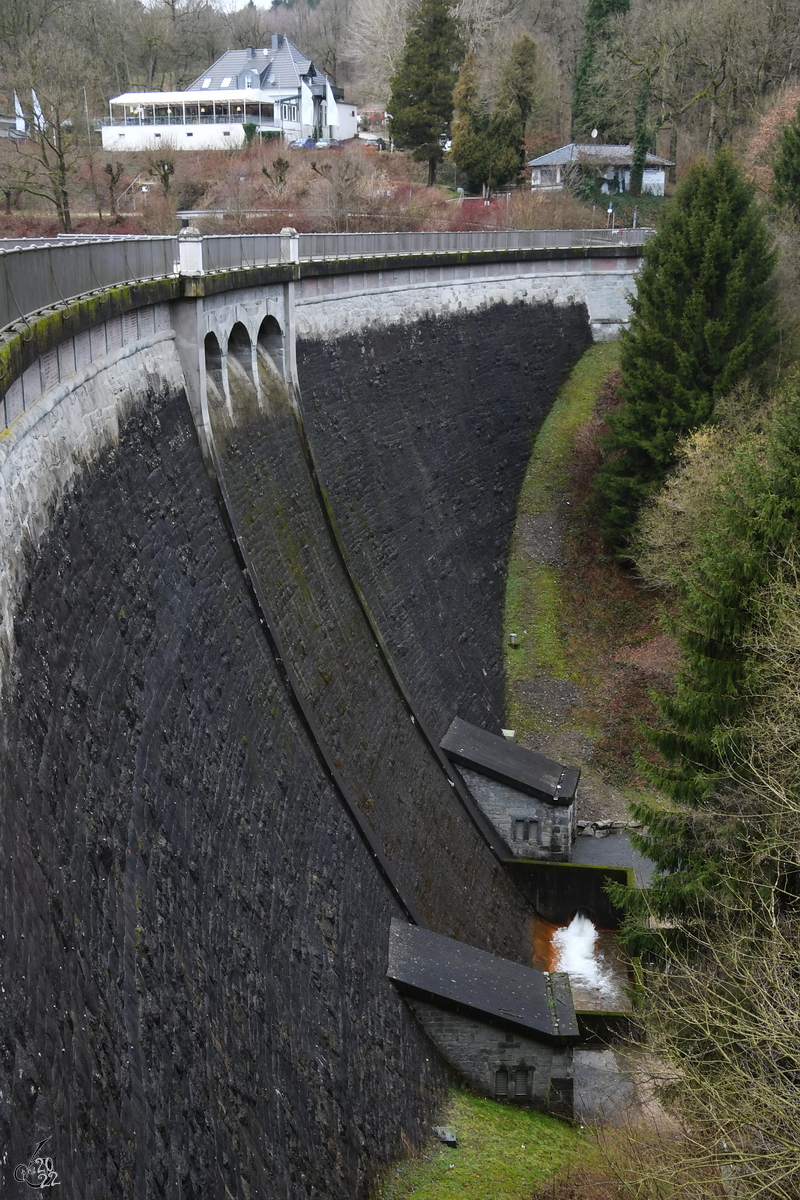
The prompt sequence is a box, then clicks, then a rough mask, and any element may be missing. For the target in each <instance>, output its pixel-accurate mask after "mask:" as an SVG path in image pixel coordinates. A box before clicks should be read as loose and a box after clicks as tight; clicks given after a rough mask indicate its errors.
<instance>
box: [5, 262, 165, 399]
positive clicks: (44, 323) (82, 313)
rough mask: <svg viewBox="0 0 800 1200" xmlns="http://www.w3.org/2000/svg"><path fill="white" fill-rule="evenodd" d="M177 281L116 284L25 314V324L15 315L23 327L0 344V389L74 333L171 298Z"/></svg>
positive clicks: (154, 280) (9, 384)
mask: <svg viewBox="0 0 800 1200" xmlns="http://www.w3.org/2000/svg"><path fill="white" fill-rule="evenodd" d="M180 285H181V281H180V280H179V279H177V278H173V277H171V276H170V277H165V278H164V279H148V280H144V281H142V282H141V283H135V284H130V283H122V284H117V285H116V286H114V287H108V288H105V289H104V290H103V291H102V292H93V293H92V294H91V295H87V296H81V297H80V298H79V299H76V300H71V301H70V302H69V303H68V304H66V305H65V307H63V308H48V309H46V310H45V311H44V312H41V313H39V314H34V315H33V316H29V317H28V323H27V324H26V323H25V322H24V321H23V319H22V318H21V317H20V318H18V321H19V322H21V323H22V325H23V328H22V329H21V330H20V331H19V332H14V333H12V334H10V335H7V340H6V341H5V342H4V343H3V345H2V346H0V392H3V393H4V392H7V391H8V389H9V388H10V387H11V385H12V384H13V383H14V381H15V380H16V379H18V378H19V377H20V375H22V374H23V372H24V371H25V370H26V369H27V368H28V367H29V366H30V365H31V364H32V363H34V362H36V360H37V359H39V358H41V357H42V355H44V354H47V353H48V351H50V350H54V349H55V348H56V347H57V346H59V345H60V344H61V343H62V342H64V341H66V340H67V339H68V338H71V337H73V336H74V335H75V334H76V333H83V332H85V331H86V330H87V329H91V328H93V327H94V326H97V325H100V324H101V323H102V322H103V321H106V320H108V319H109V317H118V316H121V315H122V314H123V313H126V312H130V311H131V310H132V309H137V308H144V307H147V306H148V305H151V304H158V303H160V302H164V301H169V300H172V299H175V298H177V296H178V295H180ZM16 323H17V322H15V324H16Z"/></svg>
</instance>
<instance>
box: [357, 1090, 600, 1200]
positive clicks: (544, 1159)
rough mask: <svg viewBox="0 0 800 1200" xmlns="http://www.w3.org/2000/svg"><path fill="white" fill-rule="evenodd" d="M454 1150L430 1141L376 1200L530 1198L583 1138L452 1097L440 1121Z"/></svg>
mask: <svg viewBox="0 0 800 1200" xmlns="http://www.w3.org/2000/svg"><path fill="white" fill-rule="evenodd" d="M441 1123H442V1124H443V1125H447V1126H451V1127H452V1128H454V1129H455V1131H456V1136H457V1139H458V1146H457V1148H456V1149H452V1148H450V1147H448V1146H444V1145H443V1144H442V1143H441V1142H439V1141H438V1140H437V1141H431V1142H429V1143H428V1144H427V1145H426V1146H425V1148H424V1149H423V1151H422V1153H421V1154H420V1155H419V1156H417V1157H413V1158H407V1159H404V1160H403V1162H401V1163H398V1164H397V1165H395V1166H394V1167H392V1168H391V1169H390V1170H389V1171H388V1172H386V1174H385V1175H384V1177H383V1179H382V1180H381V1182H380V1184H379V1185H378V1188H377V1190H376V1191H375V1192H374V1193H373V1195H374V1197H375V1200H411V1197H413V1200H447V1197H448V1196H453V1197H456V1196H457V1197H458V1198H459V1200H488V1198H489V1197H491V1200H530V1196H531V1195H532V1193H533V1190H534V1187H535V1186H536V1185H537V1184H541V1183H542V1182H544V1181H545V1180H546V1179H548V1177H549V1176H550V1175H552V1173H553V1172H554V1171H556V1170H558V1169H559V1168H562V1167H565V1166H566V1165H567V1164H568V1163H569V1162H570V1161H571V1160H572V1158H573V1157H574V1155H575V1153H576V1152H577V1150H578V1149H579V1147H580V1146H581V1143H582V1138H581V1135H580V1133H578V1132H576V1130H575V1129H573V1128H572V1127H571V1126H569V1125H567V1124H565V1123H564V1122H563V1121H558V1120H556V1118H555V1117H548V1116H545V1115H544V1114H543V1113H534V1112H531V1111H530V1110H529V1109H520V1108H513V1107H512V1106H511V1105H509V1104H498V1103H497V1102H496V1101H494V1100H485V1099H483V1097H481V1096H475V1095H473V1094H472V1093H471V1092H466V1091H458V1092H454V1093H453V1094H452V1096H451V1098H450V1102H449V1104H448V1105H447V1108H446V1110H445V1112H444V1113H443V1114H442V1116H441Z"/></svg>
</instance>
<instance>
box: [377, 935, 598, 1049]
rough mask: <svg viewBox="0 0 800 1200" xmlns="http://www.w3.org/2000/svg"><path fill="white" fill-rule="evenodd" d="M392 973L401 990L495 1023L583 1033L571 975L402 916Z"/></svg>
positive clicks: (548, 1036) (557, 1034)
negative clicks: (499, 954) (515, 959)
mask: <svg viewBox="0 0 800 1200" xmlns="http://www.w3.org/2000/svg"><path fill="white" fill-rule="evenodd" d="M386 974H387V975H388V977H389V978H390V979H391V980H392V982H393V983H395V984H396V985H397V986H398V987H399V988H400V990H401V991H403V992H406V993H407V994H408V995H410V996H416V997H417V998H419V999H421V1000H428V1001H431V1002H432V1003H434V1004H438V1005H440V1006H441V1007H444V1008H448V1009H454V1010H455V1011H457V1012H461V1013H464V1014H465V1015H467V1016H472V1017H476V1018H477V1019H478V1020H483V1021H487V1022H488V1023H489V1024H491V1025H499V1026H501V1027H503V1026H505V1027H511V1028H512V1029H518V1030H520V1031H523V1032H525V1033H532V1034H534V1036H538V1037H539V1038H543V1039H544V1040H546V1041H556V1042H558V1041H562V1040H564V1039H572V1038H576V1037H577V1036H578V1023H577V1019H576V1016H575V1006H574V1004H573V1001H572V992H571V990H570V986H569V979H568V977H567V976H566V975H560V974H558V973H556V972H553V973H551V974H549V975H548V974H547V973H546V972H544V971H536V970H534V968H533V967H525V966H522V965H521V964H520V963H515V962H511V961H510V959H507V958H497V957H496V956H495V955H494V954H489V953H487V951H486V950H476V949H475V947H474V946H467V945H465V944H464V943H463V942H457V941H455V940H454V939H453V938H449V937H444V936H442V934H439V933H431V932H430V930H428V929H420V928H419V927H418V926H416V925H408V924H406V922H405V921H400V920H398V919H397V918H396V917H395V918H393V919H392V924H391V928H390V931H389V967H388V970H387V972H386Z"/></svg>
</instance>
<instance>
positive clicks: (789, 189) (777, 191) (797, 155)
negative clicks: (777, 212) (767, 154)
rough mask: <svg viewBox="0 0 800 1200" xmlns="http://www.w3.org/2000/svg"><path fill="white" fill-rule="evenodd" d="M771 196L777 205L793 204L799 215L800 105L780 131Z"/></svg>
mask: <svg viewBox="0 0 800 1200" xmlns="http://www.w3.org/2000/svg"><path fill="white" fill-rule="evenodd" d="M773 178H774V182H773V185H772V195H773V196H774V198H775V201H776V202H777V203H778V204H793V205H794V207H795V209H796V210H797V212H798V213H799V214H800V105H798V108H797V112H796V113H795V115H794V116H793V117H792V119H791V121H788V122H787V123H786V125H784V127H783V129H782V130H781V146H780V150H779V151H778V157H777V159H776V160H775V168H774V171H773Z"/></svg>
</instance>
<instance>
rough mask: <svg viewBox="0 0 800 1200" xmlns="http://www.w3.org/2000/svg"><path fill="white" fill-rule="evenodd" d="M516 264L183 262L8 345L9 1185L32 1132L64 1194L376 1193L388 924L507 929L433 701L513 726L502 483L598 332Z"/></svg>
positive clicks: (428, 1093)
mask: <svg viewBox="0 0 800 1200" xmlns="http://www.w3.org/2000/svg"><path fill="white" fill-rule="evenodd" d="M495 265H496V264H495ZM522 266H524V267H525V270H522V269H520V270H517V269H516V268H514V269H513V270H512V269H511V267H509V266H507V265H504V270H505V274H503V273H502V272H497V271H494V266H493V265H492V264H491V263H487V264H485V265H482V266H481V268H480V270H481V271H482V272H483V274H482V276H480V277H479V276H478V274H477V271H478V268H477V267H476V266H475V264H464V265H461V266H458V265H455V266H452V267H448V268H447V270H449V271H450V274H449V275H447V274H445V273H443V272H444V271H445V268H444V267H442V266H422V267H420V268H418V269H417V275H416V276H414V275H413V272H411V270H410V268H399V269H398V270H397V271H395V270H394V268H393V269H392V272H390V271H389V270H388V268H387V273H386V276H385V277H383V276H378V275H376V273H375V272H366V271H362V272H359V271H352V272H349V273H348V272H347V271H346V270H344V269H343V268H342V269H339V268H340V267H341V264H338V265H337V270H336V271H335V272H333V273H328V274H327V275H326V274H325V272H324V271H323V270H322V269H321V267H320V269H319V270H317V269H316V267H315V269H314V270H311V268H310V267H309V268H308V271H307V273H306V274H304V273H303V272H304V271H306V268H305V267H304V268H303V270H299V271H295V273H294V274H293V275H292V276H291V278H287V279H285V280H283V281H281V282H274V283H261V284H256V283H253V284H252V285H248V286H241V283H242V281H241V280H239V286H237V287H235V288H232V289H228V290H225V289H224V288H222V285H221V283H220V281H219V280H216V281H215V282H214V287H215V288H216V289H217V290H216V291H215V292H214V291H213V289H212V287H211V284H210V283H208V284H207V281H205V280H204V279H203V278H199V279H198V280H197V281H196V284H195V285H194V286H195V294H194V295H189V294H187V290H186V289H185V290H184V291H183V292H182V293H179V292H178V291H177V289H176V286H175V285H174V284H171V285H170V286H171V287H172V289H173V291H172V294H171V295H170V297H169V299H168V300H165V301H163V307H159V306H157V305H150V306H149V308H150V310H151V315H148V316H145V315H139V316H136V313H137V312H138V313H140V314H142V313H143V312H144V308H145V307H148V306H145V305H143V304H142V305H141V306H140V308H139V309H137V310H136V311H135V312H134V317H135V320H134V321H133V322H131V321H130V320H129V321H128V325H127V332H126V331H125V326H124V323H123V325H122V326H121V327H120V328H121V332H120V340H119V345H115V344H113V343H112V342H110V341H109V336H110V335H109V334H108V330H107V324H108V322H103V323H101V322H95V324H93V325H92V326H91V329H89V328H88V326H87V330H86V331H85V332H86V333H87V338H88V340H87V341H86V345H88V347H89V350H88V351H85V350H82V351H81V353H85V354H88V358H86V359H82V360H80V361H79V358H78V352H77V350H76V349H75V346H76V343H75V339H74V337H72V335H70V336H71V337H72V346H73V349H72V352H71V353H72V355H73V357H72V358H71V359H69V353H68V352H67V351H63V352H62V353H61V359H62V360H63V363H64V365H63V369H62V368H59V370H58V372H57V373H56V374H55V375H53V374H52V373H51V374H50V375H47V373H46V372H45V371H44V369H43V368H42V367H41V365H39V366H37V367H36V369H35V370H34V367H33V364H27V365H26V377H27V378H29V379H30V380H31V381H33V382H32V383H30V391H29V395H30V403H29V404H28V403H27V402H25V406H26V410H25V411H24V412H22V413H21V414H20V415H19V416H17V417H16V419H15V420H13V422H12V423H11V425H10V426H9V428H8V429H7V430H6V431H5V433H4V435H3V437H2V438H1V439H0V514H1V515H2V522H3V524H2V528H3V535H2V536H3V542H2V547H3V555H2V579H1V580H0V615H2V626H0V639H2V647H3V657H2V661H0V739H1V744H2V749H3V753H2V795H3V804H2V809H1V810H0V823H1V825H0V845H2V849H3V856H2V861H1V862H0V874H1V875H2V889H1V890H0V946H2V952H0V953H1V954H2V967H3V975H2V991H0V1137H2V1141H3V1145H4V1148H6V1155H5V1158H4V1161H3V1163H2V1165H0V1172H2V1178H3V1184H4V1191H5V1192H8V1194H13V1192H12V1189H13V1187H20V1186H24V1185H21V1184H17V1183H14V1182H13V1172H14V1168H15V1167H16V1166H17V1164H20V1163H25V1162H27V1161H28V1158H29V1157H30V1154H31V1152H32V1150H33V1149H34V1147H35V1146H36V1144H37V1142H38V1141H40V1140H41V1139H43V1138H46V1137H48V1138H50V1141H49V1142H48V1143H47V1152H48V1153H49V1155H50V1156H51V1157H52V1160H53V1166H54V1169H55V1170H56V1171H57V1172H58V1173H59V1178H60V1179H61V1180H62V1181H63V1183H64V1184H65V1185H67V1186H68V1187H69V1188H71V1190H72V1194H74V1195H76V1196H81V1197H86V1198H87V1200H94V1198H95V1197H96V1198H98V1200H99V1198H100V1197H101V1196H104V1195H109V1194H113V1195H118V1196H131V1197H137V1198H138V1197H142V1198H144V1197H152V1196H158V1195H164V1196H179V1195H180V1196H184V1197H200V1196H203V1197H220V1200H221V1198H222V1197H226V1196H227V1197H230V1196H233V1197H237V1200H238V1198H239V1197H241V1198H244V1197H246V1196H249V1197H264V1198H265V1200H266V1198H267V1197H269V1198H272V1197H286V1198H287V1200H289V1198H291V1200H294V1198H295V1197H299V1196H309V1197H319V1198H322V1197H325V1200H339V1198H341V1200H352V1198H353V1197H363V1196H366V1195H367V1192H368V1189H369V1186H370V1183H371V1181H372V1179H373V1177H374V1172H375V1171H376V1169H378V1168H380V1167H381V1166H383V1165H385V1164H386V1163H388V1162H389V1161H391V1159H392V1158H393V1157H395V1156H397V1155H398V1154H401V1153H404V1152H407V1150H408V1149H409V1148H411V1147H414V1146H417V1145H419V1144H420V1143H421V1141H422V1140H423V1139H424V1138H425V1137H426V1136H427V1134H428V1132H429V1127H430V1124H431V1121H432V1119H433V1117H434V1114H435V1111H436V1106H437V1104H438V1103H439V1102H440V1100H441V1098H442V1096H443V1095H444V1092H445V1089H446V1087H447V1083H448V1075H447V1071H446V1068H445V1066H444V1064H443V1062H442V1060H441V1059H440V1058H439V1057H438V1056H437V1054H436V1052H435V1051H434V1049H433V1047H432V1045H431V1043H430V1042H429V1041H428V1039H427V1038H426V1036H425V1034H424V1033H423V1031H422V1029H421V1027H420V1025H419V1024H418V1023H417V1021H416V1020H415V1018H414V1017H413V1015H412V1012H411V1010H410V1008H409V1007H408V1006H407V1004H406V1003H405V1002H404V1001H403V1000H402V999H401V997H400V996H399V995H398V994H397V992H396V991H395V990H394V988H393V987H392V984H391V983H390V982H389V980H388V979H387V977H386V967H387V939H388V931H389V927H390V924H391V921H392V919H393V918H394V919H397V918H401V919H403V920H406V921H408V919H409V913H410V912H411V913H412V915H416V917H417V919H419V920H420V922H422V923H424V924H425V925H427V926H428V927H429V928H430V929H431V930H432V931H434V932H436V933H440V934H447V935H449V936H452V937H455V938H458V939H460V940H461V941H463V942H467V943H469V944H470V945H472V946H475V947H477V948H479V949H481V950H490V951H492V952H493V953H495V954H499V955H502V956H504V957H506V958H509V959H512V960H514V961H516V962H525V961H528V962H529V961H530V958H529V955H528V949H527V939H528V936H529V920H530V915H531V910H530V907H529V904H528V902H527V900H526V899H525V898H524V896H523V895H522V893H521V892H520V891H519V890H518V889H517V888H516V886H515V884H514V883H513V881H512V878H511V876H510V875H509V873H508V872H507V871H506V869H505V868H504V866H503V864H502V862H501V855H500V854H499V853H498V849H497V847H496V846H493V845H492V844H491V842H490V841H489V840H487V836H486V835H485V833H484V832H482V828H481V825H480V821H479V819H478V817H476V815H475V814H474V813H471V812H470V811H469V810H468V809H467V808H465V806H464V803H463V799H462V797H461V795H460V793H459V792H458V790H457V789H456V788H455V787H454V786H453V781H452V778H451V777H450V775H449V774H448V768H447V764H446V762H445V761H444V760H443V758H442V755H441V753H440V751H439V749H438V740H439V737H440V736H441V734H442V733H443V732H444V730H445V729H446V728H447V726H448V725H449V723H450V720H451V718H452V717H453V716H454V715H459V716H462V717H463V718H465V719H467V720H471V721H473V722H474V723H476V724H480V725H483V726H485V727H487V728H492V729H493V730H495V731H496V729H497V728H498V726H499V725H500V724H501V723H502V677H501V655H500V621H501V611H502V597H503V588H504V579H505V559H506V550H507V544H508V539H509V536H510V531H511V528H512V523H513V518H514V509H515V504H516V497H517V492H518V489H519V485H520V482H521V479H522V475H523V472H524V468H525V464H526V461H527V458H528V454H529V448H530V441H531V438H532V437H533V436H534V435H535V433H536V430H537V429H538V427H539V425H540V423H541V421H542V420H543V418H544V416H545V415H546V413H547V411H548V409H549V406H550V404H551V403H552V400H553V398H554V396H555V393H556V390H557V388H558V386H559V385H560V383H561V381H562V379H563V378H564V376H565V373H566V372H567V370H568V369H569V367H570V366H571V365H572V363H573V362H574V361H575V360H576V359H577V357H578V356H579V355H580V353H581V352H582V350H583V349H584V348H585V346H586V345H588V343H589V341H590V339H591V336H592V325H593V323H594V324H595V325H596V326H597V328H600V327H601V326H602V320H601V318H600V316H598V312H599V310H598V311H597V312H594V313H592V312H591V311H590V308H587V304H586V296H585V288H584V283H581V281H580V280H579V279H578V278H577V275H576V277H575V278H571V277H570V278H567V276H568V275H569V276H571V274H572V272H571V270H569V271H567V270H565V272H564V273H563V285H562V282H561V280H562V277H561V276H559V277H558V279H557V281H556V284H554V285H552V286H551V285H548V284H547V283H546V281H545V280H544V279H543V278H542V277H541V275H542V273H541V271H540V270H539V267H540V264H522ZM530 266H533V267H535V269H531V270H528V269H527V268H528V267H530ZM404 272H405V274H404ZM610 274H611V273H610V272H601V271H598V272H595V275H596V276H597V277H598V278H599V277H600V276H601V275H602V276H603V279H604V280H607V277H610ZM585 275H586V276H587V277H589V276H590V275H591V271H589V270H587V271H586V272H585ZM623 275H625V272H623V271H621V270H620V272H619V277H620V278H619V280H617V281H616V284H617V285H618V284H619V282H620V280H621V279H622V278H623ZM390 276H391V277H390ZM625 278H626V281H627V282H629V278H630V277H629V275H626V276H625ZM245 282H246V281H245ZM606 285H607V284H606V282H604V284H603V286H604V287H606ZM548 288H549V290H548ZM581 288H584V290H583V291H581V290H580V289H581ZM598 294H599V293H598ZM603 294H604V295H605V294H606V293H605V292H604V293H603ZM595 318H597V319H596V320H595ZM114 320H116V318H114ZM120 320H122V318H120ZM88 321H89V318H88V317H87V322H88ZM293 323H294V326H295V327H296V332H295V330H293ZM101 324H102V328H103V334H102V339H101V337H100V333H99V329H100V325H101ZM607 327H608V323H606V326H603V328H607ZM77 336H80V337H83V333H81V334H79V335H78V334H76V335H75V337H77ZM63 341H64V343H65V344H66V341H67V339H63ZM81 345H82V346H83V345H84V343H83V342H81ZM215 345H216V350H215V349H214V346H215ZM47 353H48V354H50V353H52V350H48V351H47ZM55 353H56V357H55V360H54V361H55V362H56V364H57V365H58V363H59V361H60V360H59V352H58V348H57V347H56V351H55ZM295 353H296V367H295V358H294V356H295ZM36 380H38V381H39V388H38V391H37V390H36V387H35V384H36ZM18 384H19V388H20V389H22V388H24V386H26V385H25V384H24V381H23V377H22V376H21V377H20V379H19V380H15V381H14V382H13V384H12V388H16V387H17V385H18ZM34 393H35V394H34ZM14 395H16V392H15V393H14ZM20 395H21V396H23V392H22V391H20ZM23 400H24V396H23ZM20 407H22V403H21V404H20ZM14 411H16V410H14ZM209 467H211V468H212V469H211V470H209ZM526 955H528V957H527V958H526Z"/></svg>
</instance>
